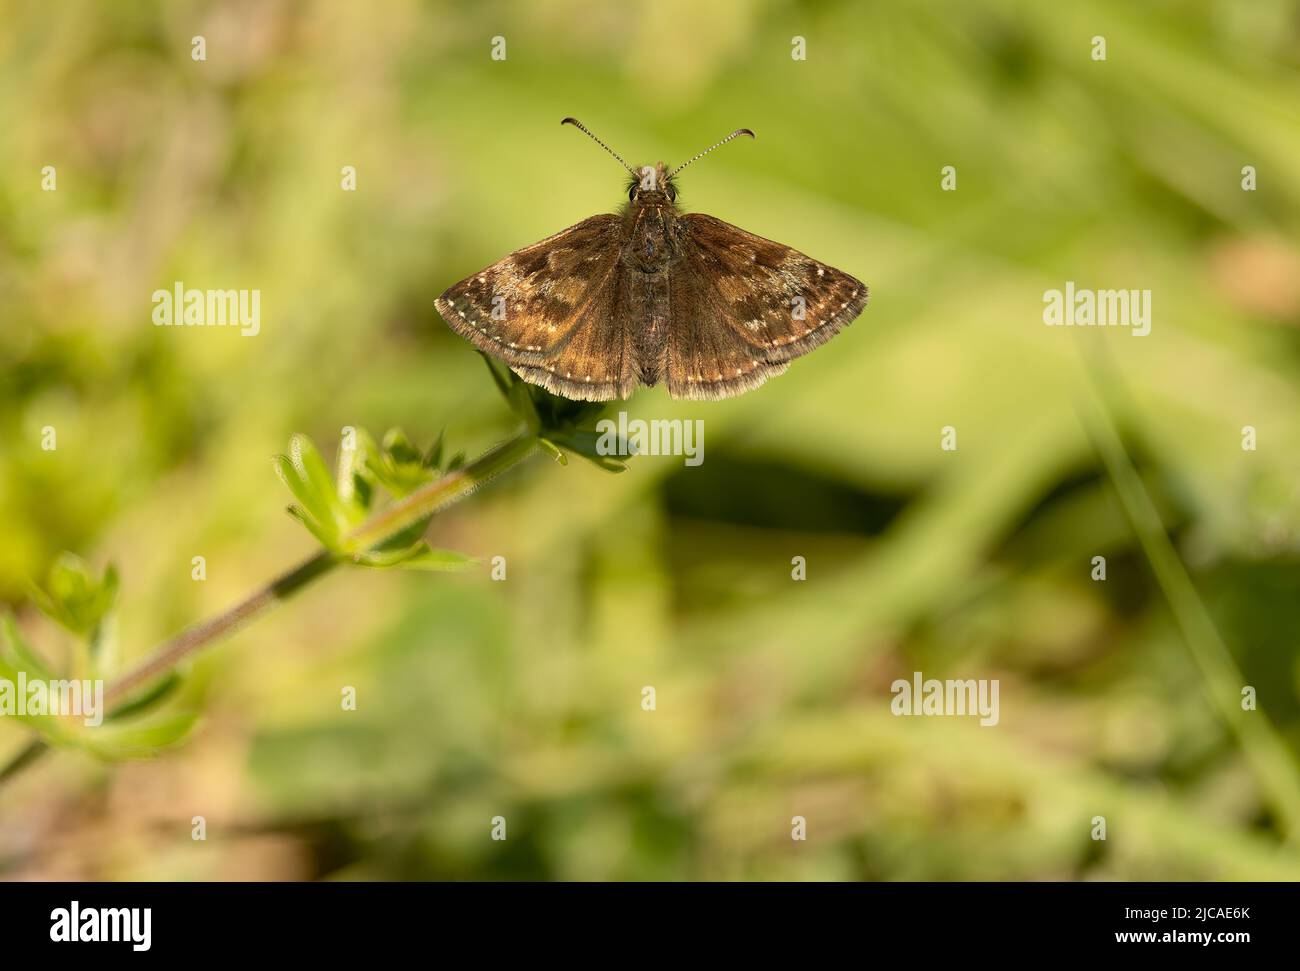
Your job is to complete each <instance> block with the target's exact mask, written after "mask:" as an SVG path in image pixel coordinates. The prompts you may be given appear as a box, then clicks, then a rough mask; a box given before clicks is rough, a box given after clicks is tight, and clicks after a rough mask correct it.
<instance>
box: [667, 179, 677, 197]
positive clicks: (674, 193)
mask: <svg viewBox="0 0 1300 971" xmlns="http://www.w3.org/2000/svg"><path fill="white" fill-rule="evenodd" d="M668 201H669V202H676V201H677V188H676V187H675V186H674V185H673V184H672V183H671V182H669V183H668Z"/></svg>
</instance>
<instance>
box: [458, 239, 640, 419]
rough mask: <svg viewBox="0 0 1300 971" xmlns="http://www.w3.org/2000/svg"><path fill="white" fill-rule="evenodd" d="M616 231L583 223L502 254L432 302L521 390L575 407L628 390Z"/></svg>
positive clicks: (630, 378) (631, 383) (631, 377)
mask: <svg viewBox="0 0 1300 971" xmlns="http://www.w3.org/2000/svg"><path fill="white" fill-rule="evenodd" d="M620 249H621V245H620V221H619V218H618V217H617V216H614V215H601V216H592V217H591V218H590V219H585V220H583V221H582V222H580V223H578V224H577V225H576V226H570V227H569V228H568V229H565V230H562V231H561V232H558V233H556V234H555V235H554V236H550V237H548V238H546V239H544V240H542V241H541V242H539V243H534V244H533V245H532V246H528V247H525V248H524V249H521V250H519V251H517V252H515V253H511V254H510V255H509V256H507V257H506V258H505V259H503V260H500V261H499V262H496V263H493V264H492V265H491V266H489V267H486V268H485V269H482V270H480V271H479V272H478V273H475V274H473V275H472V276H469V277H466V278H465V279H464V280H461V281H460V282H459V283H457V284H456V285H455V286H452V287H449V288H448V289H447V291H446V292H445V293H443V295H442V296H441V297H439V298H438V300H437V306H438V312H439V313H441V314H442V317H443V319H444V320H445V321H446V322H447V325H448V326H449V327H450V328H451V329H452V330H454V331H455V332H456V333H457V334H460V335H461V336H462V337H464V338H466V339H467V340H468V341H469V342H470V343H472V344H473V345H474V346H475V347H477V348H478V349H479V350H481V351H483V352H484V353H485V354H490V355H491V356H493V357H496V358H500V359H501V360H503V361H505V362H506V363H507V364H509V365H510V367H511V368H512V369H513V370H514V371H515V373H516V374H518V375H519V376H520V377H522V378H523V379H524V380H526V381H530V382H532V383H533V384H539V385H541V386H542V387H544V388H546V389H547V390H548V391H551V392H552V393H554V394H559V395H564V396H565V397H567V398H576V399H579V400H584V401H606V400H608V399H610V398H616V397H623V398H626V397H627V396H628V395H629V394H631V393H632V390H633V388H635V387H636V376H635V370H634V367H633V359H632V358H633V354H632V351H631V349H630V345H629V341H630V336H629V334H628V332H627V327H626V322H627V320H628V314H629V312H628V307H627V306H626V301H627V299H628V295H627V286H626V282H625V280H624V279H623V278H624V276H625V274H624V273H623V272H622V269H623V268H622V267H621V265H620V264H619V252H620Z"/></svg>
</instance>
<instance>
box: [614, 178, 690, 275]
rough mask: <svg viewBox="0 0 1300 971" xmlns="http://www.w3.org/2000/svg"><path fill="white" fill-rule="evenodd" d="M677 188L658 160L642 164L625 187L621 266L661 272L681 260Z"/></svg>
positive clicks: (644, 271)
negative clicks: (636, 175)
mask: <svg viewBox="0 0 1300 971" xmlns="http://www.w3.org/2000/svg"><path fill="white" fill-rule="evenodd" d="M676 199H677V189H676V187H675V186H674V185H673V183H672V180H671V179H670V178H669V177H668V168H667V166H666V165H665V164H664V163H663V162H660V163H659V164H658V165H655V166H653V167H652V166H649V165H647V166H643V167H642V168H641V169H640V178H639V179H634V180H633V181H632V183H631V184H630V185H629V186H628V200H629V203H628V206H627V208H626V209H625V210H624V212H623V238H624V240H625V243H624V246H623V253H622V257H621V258H622V262H623V265H625V266H628V267H631V268H632V269H634V270H638V271H640V272H641V273H662V272H663V271H664V270H666V269H667V268H668V267H669V266H670V265H671V264H672V263H674V262H676V261H677V260H679V259H681V256H682V246H681V240H680V237H679V228H678V225H677V215H678V213H677V203H676Z"/></svg>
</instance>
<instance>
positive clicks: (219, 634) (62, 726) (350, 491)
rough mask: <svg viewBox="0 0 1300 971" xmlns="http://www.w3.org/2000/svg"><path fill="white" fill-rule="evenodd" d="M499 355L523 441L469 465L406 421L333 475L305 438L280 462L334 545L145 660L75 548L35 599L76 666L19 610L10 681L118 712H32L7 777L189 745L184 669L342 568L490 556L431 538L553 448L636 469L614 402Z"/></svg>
mask: <svg viewBox="0 0 1300 971" xmlns="http://www.w3.org/2000/svg"><path fill="white" fill-rule="evenodd" d="M487 364H488V369H489V371H490V372H491V375H492V379H493V381H494V383H495V384H496V386H497V388H498V389H499V390H500V391H501V393H502V395H503V396H504V397H505V399H506V402H507V403H508V404H509V406H510V409H511V411H512V412H513V413H514V415H515V416H516V418H517V419H518V420H519V422H520V425H521V428H520V429H519V431H518V433H517V434H516V435H515V436H514V437H512V438H510V439H508V440H507V441H505V442H503V443H502V444H500V445H498V446H496V447H495V448H493V449H490V450H489V451H487V452H485V453H484V454H483V455H481V456H479V457H478V458H477V459H474V460H473V461H469V462H467V461H466V459H465V456H464V454H463V453H459V452H458V453H456V454H448V451H447V449H446V446H445V444H444V440H443V437H442V436H441V435H439V436H438V438H437V439H436V440H435V441H434V442H433V444H432V445H430V446H429V447H428V448H425V449H420V448H417V447H416V446H415V445H413V444H412V443H411V441H410V440H409V439H408V438H407V437H406V435H405V434H404V433H403V432H402V431H401V430H400V429H393V430H390V431H389V432H388V433H387V434H386V435H384V436H383V438H382V440H379V441H376V440H375V439H374V438H373V437H372V436H371V435H369V434H368V433H367V432H366V431H365V430H364V429H351V428H348V429H345V430H344V433H343V435H342V437H341V441H340V446H339V449H338V453H337V457H336V460H335V464H334V469H333V471H331V470H330V467H329V466H328V464H327V463H326V461H325V459H324V457H323V456H322V455H321V453H320V450H319V449H318V448H317V447H316V446H315V444H314V443H313V442H312V441H311V440H310V439H309V438H308V437H307V436H305V435H294V436H293V437H292V439H291V440H290V443H289V450H288V452H287V453H286V454H284V455H280V456H277V457H276V460H275V467H276V471H277V473H278V474H279V476H280V478H281V479H282V480H283V482H284V483H285V485H286V486H287V487H288V489H289V492H290V493H291V495H292V497H293V500H294V501H293V503H292V504H291V505H290V506H289V507H288V512H289V514H290V515H291V516H293V517H294V518H295V519H297V520H298V521H299V522H301V523H302V524H303V526H304V527H305V528H306V529H307V530H308V531H309V532H310V533H311V534H312V536H313V537H315V539H316V540H317V541H318V542H319V543H320V545H321V549H320V550H319V551H318V552H317V553H316V554H315V555H313V556H312V557H310V558H308V559H307V560H305V561H303V562H302V563H300V564H299V565H298V566H296V567H294V568H293V569H291V570H289V571H288V572H286V573H285V574H284V575H282V576H281V577H279V578H278V579H276V580H274V581H272V582H271V583H269V584H267V585H266V586H265V587H263V588H261V589H259V590H257V591H255V592H254V593H252V594H250V595H249V596H248V597H246V598H245V599H244V600H242V601H241V602H240V603H238V604H236V605H235V606H233V607H231V608H230V609H229V610H227V611H225V612H224V613H222V614H219V615H217V616H216V617H213V618H209V619H208V620H205V621H203V622H201V623H198V624H195V625H194V626H192V627H190V628H189V629H187V630H185V631H183V632H181V633H180V634H178V635H177V636H176V637H174V638H172V639H171V640H170V641H168V642H166V643H164V644H163V645H161V646H160V647H159V648H157V649H156V650H155V651H154V652H152V653H151V654H149V655H148V656H147V657H146V658H145V659H144V660H143V661H141V662H139V663H138V664H137V665H135V666H134V667H131V668H126V669H123V666H122V664H121V659H120V652H119V650H118V644H117V640H116V637H115V633H114V625H113V608H114V606H115V603H116V599H117V594H118V589H119V582H118V576H117V572H116V570H115V569H114V568H113V567H112V566H109V567H107V568H106V569H105V570H104V572H103V573H102V574H99V575H96V574H95V573H94V571H92V570H91V569H90V568H89V567H87V566H86V564H84V563H83V562H82V561H81V560H79V559H78V558H76V557H74V556H72V555H71V554H65V555H64V556H63V557H61V558H60V559H59V560H58V561H57V562H56V563H55V564H54V567H53V568H52V569H51V571H50V573H49V576H48V577H47V579H46V581H45V583H44V584H43V585H41V586H39V587H38V586H33V588H32V600H33V602H34V603H35V604H36V606H37V607H39V608H40V610H41V611H42V612H44V613H45V614H46V615H47V616H48V617H50V618H51V619H52V620H54V621H55V622H56V623H58V624H59V625H60V626H61V627H63V628H65V629H66V631H67V632H69V633H70V634H71V635H73V641H74V642H73V646H72V648H71V649H70V650H69V651H68V652H66V653H67V656H68V661H67V663H66V664H64V665H62V666H55V665H53V664H51V663H50V662H48V661H47V660H46V659H45V657H44V655H43V654H42V653H41V652H39V651H37V650H35V649H34V648H33V647H32V646H31V645H30V644H29V643H28V641H27V640H26V638H24V636H23V635H22V633H21V632H20V631H19V629H18V625H17V624H16V623H15V621H14V619H13V617H12V616H9V615H7V614H6V615H3V616H0V684H3V683H4V682H6V681H8V682H13V683H14V684H17V683H18V682H19V681H26V682H31V681H38V680H39V681H47V682H57V681H66V680H67V679H71V678H76V679H88V680H90V681H92V682H99V683H102V682H104V681H107V682H108V687H107V689H106V690H105V691H104V695H103V698H104V702H105V703H106V704H107V706H108V708H109V711H108V715H107V718H106V720H105V721H104V723H103V724H102V725H99V726H97V727H90V726H86V725H84V724H81V723H80V722H79V721H78V720H75V719H71V718H67V717H63V716H57V715H49V714H39V715H33V714H24V715H23V716H22V717H21V719H20V720H21V721H22V722H23V723H24V724H25V725H26V726H27V727H29V728H30V729H32V730H33V732H34V733H35V734H36V740H35V741H33V742H32V743H31V744H30V745H29V746H28V747H27V748H25V749H24V750H23V751H21V752H20V753H18V755H17V756H16V757H14V758H13V759H11V760H10V762H9V763H8V764H7V765H6V766H5V767H3V768H0V781H3V780H5V779H7V778H9V777H10V776H12V775H15V774H16V773H17V772H19V771H20V770H22V769H23V768H24V767H25V766H27V765H28V764H30V763H31V762H32V761H34V759H35V758H36V757H38V756H39V755H40V754H41V753H42V752H44V751H46V750H47V749H49V748H62V749H78V750H81V751H84V752H87V753H89V754H91V755H93V756H96V757H98V758H100V759H104V760H119V759H130V758H139V757H145V756H149V755H152V754H154V753H155V752H157V751H158V750H159V749H161V748H164V747H166V746H168V745H172V744H175V743H176V742H178V741H180V740H181V739H183V738H184V737H185V736H186V734H187V733H188V732H189V730H190V729H191V728H192V726H193V725H194V723H195V720H196V718H197V716H198V713H199V711H200V709H201V702H202V698H201V691H200V689H199V688H198V687H197V686H195V685H193V684H192V683H191V682H190V681H189V680H188V679H185V678H183V677H181V675H180V674H179V673H178V670H177V669H178V666H179V665H181V664H182V662H184V661H185V660H187V659H188V658H190V657H191V656H192V655H193V654H194V653H196V652H197V651H199V650H201V649H202V648H204V647H206V646H208V645H209V644H212V643H214V642H216V641H217V640H220V639H221V638H223V637H225V636H227V635H229V634H231V633H233V632H234V631H236V630H238V629H239V628H241V627H242V626H244V625H245V624H247V623H249V622H250V621H251V620H253V619H255V618H257V617H258V616H260V615H262V614H263V613H265V612H267V611H268V610H269V609H270V608H271V607H273V606H275V605H276V604H278V603H280V602H281V601H283V600H285V599H287V598H288V597H290V596H292V595H293V594H295V593H296V592H298V591H299V590H301V589H302V588H304V587H305V586H307V585H308V584H309V583H311V582H313V581H314V580H316V579H317V578H319V577H321V576H323V575H324V574H325V573H327V572H329V571H331V570H332V569H334V568H336V567H338V566H356V567H364V568H370V569H406V570H434V571H456V570H466V569H470V568H473V567H474V566H476V565H477V563H478V560H476V559H475V558H474V557H472V556H469V555H467V554H465V553H461V552H458V551H455V550H446V549H438V548H435V547H433V546H430V545H429V543H428V542H427V541H426V540H425V539H424V534H425V532H426V531H427V529H428V526H429V522H430V520H431V519H432V518H433V516H434V515H436V513H437V512H438V511H439V510H440V509H443V508H445V507H446V506H448V505H450V504H451V503H454V502H456V501H458V500H460V499H463V498H465V497H466V496H468V495H470V494H471V493H472V492H474V491H475V490H477V489H478V488H479V487H480V486H482V485H483V484H485V483H486V482H488V481H489V480H491V479H493V478H495V477H496V476H497V475H499V474H501V473H502V472H504V471H506V470H507V469H510V468H512V467H513V466H515V465H517V464H519V463H520V462H522V461H523V460H525V459H527V458H528V457H529V456H531V455H532V454H534V453H535V452H537V451H538V450H539V449H540V450H542V451H545V452H546V453H548V454H549V455H551V456H552V457H553V458H554V459H555V460H556V461H557V462H558V463H559V464H561V465H565V464H567V462H568V455H569V454H574V455H578V456H580V457H582V458H585V459H588V460H589V461H591V462H592V463H593V464H595V465H598V466H599V467H601V468H602V469H605V470H607V471H611V472H619V471H622V470H624V469H625V468H626V465H625V463H624V462H623V461H621V460H619V459H617V458H614V457H611V456H608V455H602V454H600V453H599V452H598V451H597V448H596V443H597V441H598V439H599V438H600V435H599V434H598V433H597V432H596V430H595V428H594V421H595V418H596V416H597V414H598V413H599V411H600V410H601V406H599V405H593V404H590V403H585V402H573V401H568V400H565V399H561V398H556V397H554V396H552V395H550V394H548V393H547V392H545V391H543V390H542V389H540V388H537V387H534V386H532V385H529V384H525V383H524V382H523V381H521V380H520V379H519V378H518V377H517V376H515V375H514V374H512V373H511V372H510V371H509V370H508V369H507V368H505V367H504V366H503V365H501V364H500V363H498V362H496V361H493V360H491V359H487ZM623 454H626V449H623ZM0 693H2V692H0Z"/></svg>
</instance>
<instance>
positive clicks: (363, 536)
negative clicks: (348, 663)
mask: <svg viewBox="0 0 1300 971" xmlns="http://www.w3.org/2000/svg"><path fill="white" fill-rule="evenodd" d="M536 448H537V437H536V436H535V435H533V434H531V433H529V432H520V433H519V434H518V435H516V436H515V437H514V438H512V439H509V440H508V441H505V442H502V443H501V444H500V445H497V446H496V447H495V448H492V449H489V450H488V451H487V452H484V453H483V454H482V455H481V456H479V457H478V458H477V459H475V460H474V461H473V462H471V463H470V464H469V465H467V466H465V467H464V468H463V469H460V470H458V471H456V472H452V473H449V474H448V475H444V476H442V477H441V478H439V479H436V480H435V481H433V482H430V483H429V484H428V485H425V486H422V487H421V488H419V489H417V490H416V491H415V492H412V493H411V494H410V495H408V496H406V497H405V498H404V499H401V500H399V501H398V502H395V503H393V504H392V505H391V506H389V507H387V508H386V509H384V510H383V511H381V512H379V513H377V514H376V515H374V516H372V517H371V518H370V519H368V520H366V521H365V522H364V523H362V524H361V525H360V526H358V527H357V528H356V529H355V530H353V531H352V532H351V533H350V534H349V535H348V537H347V539H348V541H349V543H350V544H356V545H358V546H360V547H361V548H363V549H370V548H372V547H374V546H377V545H378V544H380V543H382V542H384V541H385V540H387V539H390V538H391V537H393V536H396V535H397V534H398V533H400V532H402V531H403V530H404V529H407V528H409V527H411V526H414V525H415V524H416V523H419V522H421V521H422V520H424V519H427V518H428V517H429V516H431V515H433V514H434V513H436V512H438V511H439V510H440V509H444V508H446V507H447V506H449V505H451V504H452V503H454V502H456V501H458V500H460V499H463V498H465V497H466V496H468V495H470V494H471V493H473V492H474V491H476V490H477V489H478V488H479V487H480V486H482V485H483V484H484V483H486V482H488V481H489V480H491V479H494V478H496V476H498V475H500V474H501V473H502V472H504V471H506V470H507V469H509V468H511V467H512V466H514V465H517V464H518V463H520V462H522V461H523V460H524V459H526V458H528V457H529V456H530V455H531V454H532V453H533V451H534V449H536ZM347 562H348V560H347V558H346V557H339V556H336V555H335V554H333V553H330V552H328V551H327V550H321V551H320V552H319V553H317V554H315V555H314V556H311V557H309V558H308V559H306V560H303V562H301V563H299V564H298V565H297V566H296V567H294V568H293V569H291V570H289V571H288V572H287V573H284V574H282V575H281V576H279V577H277V578H276V579H275V580H272V581H271V582H270V583H268V584H267V585H266V586H264V587H262V588H261V589H259V590H256V591H254V592H253V593H252V594H250V595H249V596H248V597H245V598H244V599H243V600H241V601H240V602H239V603H237V604H235V605H234V606H233V607H230V608H229V609H227V610H225V611H223V612H222V613H220V614H217V615H216V616H215V617H209V618H208V619H207V620H203V621H200V622H199V623H197V624H195V625H194V626H192V627H189V628H186V629H185V630H183V631H181V633H179V634H177V635H176V636H175V637H173V638H171V639H170V640H168V641H165V642H164V643H163V644H161V645H160V646H159V647H158V648H157V649H155V650H154V651H153V652H152V653H151V654H149V655H148V656H147V657H145V658H144V660H142V661H141V662H140V663H139V664H137V665H136V666H135V667H133V668H132V669H131V670H129V671H127V672H126V674H124V675H122V676H121V677H120V678H118V679H117V680H116V681H114V682H112V683H111V684H109V685H108V687H107V688H106V689H105V691H104V704H105V706H106V707H108V708H109V709H110V710H111V709H112V708H113V707H114V706H115V705H116V704H118V703H120V702H121V701H122V700H124V699H125V698H126V697H127V696H128V695H130V694H132V693H134V692H135V691H137V690H138V689H140V688H142V687H144V686H146V685H148V684H149V683H150V682H151V681H153V680H155V679H156V678H158V677H159V676H161V675H163V674H166V673H167V672H168V671H171V670H172V669H173V668H175V667H176V665H178V664H179V663H180V662H181V661H183V660H184V659H185V658H187V657H189V656H190V655H192V654H194V653H196V652H197V651H200V650H202V649H203V648H205V647H207V646H208V645H209V644H212V643H215V642H216V641H219V640H221V639H222V638H224V637H228V636H229V635H231V634H233V633H235V632H236V631H238V630H240V629H241V628H243V627H245V626H247V625H248V624H249V623H251V622H252V621H254V620H256V619H257V618H258V617H261V616H262V615H263V614H266V613H267V612H269V611H270V610H271V608H273V607H275V606H276V605H277V604H279V603H281V602H282V601H284V600H287V599H289V598H290V597H292V596H293V595H294V594H295V593H297V592H298V591H299V590H301V589H303V588H304V587H306V586H308V585H310V584H311V583H312V582H313V581H315V580H317V579H319V578H320V577H322V576H324V575H325V574H326V573H329V572H330V571H331V570H333V569H334V568H335V567H336V566H339V565H340V564H345V563H347ZM47 749H48V746H46V744H45V743H44V742H42V741H39V740H37V741H34V742H33V743H32V744H30V745H28V746H27V747H26V748H24V749H22V750H21V751H20V752H19V753H18V754H17V755H16V756H15V757H14V758H13V759H11V760H10V761H9V762H8V763H7V764H6V765H5V766H4V767H3V768H0V783H3V782H6V781H8V780H9V779H10V778H11V777H12V776H14V775H16V774H17V773H18V772H19V771H21V770H22V769H24V768H26V766H28V765H30V764H31V763H32V762H34V761H35V760H36V759H37V758H39V757H40V755H41V753H42V752H44V751H46V750H47Z"/></svg>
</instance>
